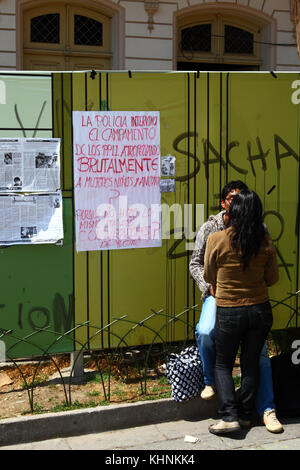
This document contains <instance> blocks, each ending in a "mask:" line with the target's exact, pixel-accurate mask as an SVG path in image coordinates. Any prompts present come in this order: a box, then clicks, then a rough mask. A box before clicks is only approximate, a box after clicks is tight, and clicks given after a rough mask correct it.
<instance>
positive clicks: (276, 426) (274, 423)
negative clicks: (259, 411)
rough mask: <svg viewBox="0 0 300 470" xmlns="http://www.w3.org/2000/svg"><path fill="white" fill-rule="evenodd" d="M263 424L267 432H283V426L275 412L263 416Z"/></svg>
mask: <svg viewBox="0 0 300 470" xmlns="http://www.w3.org/2000/svg"><path fill="white" fill-rule="evenodd" d="M263 422H264V424H265V426H266V428H267V430H268V431H270V432H276V433H277V432H282V431H283V426H282V424H281V423H280V421H278V419H277V416H276V413H275V410H268V411H265V412H264V415H263Z"/></svg>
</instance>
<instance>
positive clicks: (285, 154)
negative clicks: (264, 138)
mask: <svg viewBox="0 0 300 470" xmlns="http://www.w3.org/2000/svg"><path fill="white" fill-rule="evenodd" d="M274 139H275V154H276V164H277V169H278V170H280V168H281V164H280V160H281V159H282V158H286V157H294V158H295V160H296V162H299V155H298V154H297V153H296V152H295V151H294V150H293V149H292V148H291V147H290V146H289V145H288V144H287V143H286V142H285V141H284V140H283V139H282V138H281V137H280V136H279V135H277V134H274ZM279 144H280V145H281V146H282V147H284V148H285V149H286V152H283V153H280V150H279Z"/></svg>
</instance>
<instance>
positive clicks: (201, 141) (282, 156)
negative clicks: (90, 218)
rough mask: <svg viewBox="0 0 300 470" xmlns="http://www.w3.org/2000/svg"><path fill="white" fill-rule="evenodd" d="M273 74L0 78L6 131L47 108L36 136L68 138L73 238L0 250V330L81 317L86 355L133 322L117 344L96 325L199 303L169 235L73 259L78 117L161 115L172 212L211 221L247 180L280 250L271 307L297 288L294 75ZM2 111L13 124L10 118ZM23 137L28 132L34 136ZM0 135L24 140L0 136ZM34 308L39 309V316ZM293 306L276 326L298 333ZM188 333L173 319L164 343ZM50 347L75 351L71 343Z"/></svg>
mask: <svg viewBox="0 0 300 470" xmlns="http://www.w3.org/2000/svg"><path fill="white" fill-rule="evenodd" d="M276 76H277V78H275V77H274V76H273V75H271V74H269V73H267V74H264V73H230V74H227V73H209V74H208V73H200V74H197V73H135V72H132V74H131V76H130V74H128V73H127V72H124V73H121V72H116V73H113V72H111V73H110V72H107V73H106V72H101V73H97V74H96V75H95V77H94V78H92V77H91V74H90V73H64V74H62V73H55V74H53V75H52V77H51V76H50V77H32V76H31V77H22V76H18V77H13V78H11V77H9V76H2V75H0V80H5V81H6V83H7V89H8V90H10V89H13V90H14V92H13V93H11V92H9V94H8V95H7V104H6V105H5V107H4V108H3V105H0V106H1V108H0V110H1V118H0V123H1V125H0V127H1V128H4V127H5V128H8V127H10V126H11V127H12V128H13V129H18V128H20V123H19V120H18V119H17V118H16V110H15V104H17V110H18V111H19V113H20V115H21V112H22V117H23V119H24V122H25V124H24V122H23V126H24V127H26V126H27V127H28V128H34V127H35V126H36V123H37V120H38V117H39V113H40V112H41V109H42V107H43V106H44V107H43V112H42V116H41V117H40V119H39V122H38V126H39V129H47V130H39V131H38V132H37V133H36V135H37V136H38V135H43V136H45V135H53V136H55V137H61V138H62V162H61V164H62V172H61V186H62V189H63V197H64V229H65V237H66V238H65V243H64V246H63V247H56V246H49V245H44V246H38V247H35V246H32V247H27V246H26V247H13V248H5V249H2V250H1V255H2V257H1V258H2V276H3V280H4V281H3V284H4V285H5V289H4V290H3V293H2V301H1V303H2V304H3V305H5V307H2V308H1V310H0V313H1V319H2V321H1V323H0V326H1V327H2V328H12V329H13V330H15V331H16V332H18V334H20V333H23V332H24V333H25V332H30V331H31V330H32V327H33V325H39V326H44V325H45V324H46V320H47V321H48V322H49V329H52V328H54V327H56V329H57V328H58V325H59V321H58V318H61V315H63V316H62V318H63V319H64V318H65V319H66V320H65V323H64V322H61V323H60V325H59V328H60V331H67V329H68V328H69V326H70V321H71V320H70V319H71V317H73V314H74V320H75V324H80V323H83V322H85V321H87V320H88V321H89V322H90V323H89V326H85V327H81V328H79V329H78V330H77V331H76V336H75V340H76V341H78V343H77V348H79V344H80V343H83V342H87V345H88V347H90V348H102V347H112V346H116V345H117V344H118V343H119V339H118V337H117V336H119V337H122V336H124V335H125V334H126V332H127V331H128V329H129V327H130V326H131V324H130V323H129V322H126V321H123V322H119V323H118V324H117V326H114V327H112V328H111V329H110V331H111V332H112V333H114V334H115V335H117V336H115V337H114V336H111V337H108V335H107V334H106V333H103V334H102V335H97V336H96V338H92V336H93V334H94V333H95V332H96V331H97V329H96V328H94V327H98V328H101V327H103V326H105V325H107V324H108V323H109V322H110V321H112V320H113V319H114V318H115V317H120V316H122V315H127V319H128V320H130V321H134V322H138V321H141V320H142V319H144V318H145V317H147V316H148V315H149V314H150V309H151V308H153V309H155V310H159V309H164V311H165V312H166V313H167V314H169V315H170V316H174V315H176V314H177V313H179V312H181V311H183V310H184V309H185V308H186V306H193V305H195V304H199V305H200V306H201V300H200V294H199V292H198V289H197V288H196V287H195V284H194V283H193V281H192V279H191V277H190V275H189V269H188V265H189V260H190V255H191V252H190V251H187V250H186V245H185V240H184V239H183V240H177V239H175V238H174V234H172V235H171V238H170V239H169V240H163V244H162V247H161V248H153V249H136V250H120V251H115V250H113V251H102V252H87V253H82V252H81V253H77V252H76V250H75V248H74V244H73V223H74V221H73V217H72V213H73V183H72V181H73V169H72V168H73V166H72V116H71V111H72V110H97V109H99V110H100V109H102V110H104V109H108V110H111V111H125V110H137V111H147V110H158V111H160V117H161V154H162V155H167V154H171V155H175V156H176V192H175V193H164V194H162V202H165V203H167V204H169V205H172V204H173V203H175V202H176V203H180V204H181V205H182V207H183V205H184V204H188V203H189V204H193V206H194V207H195V204H204V205H205V211H204V214H205V218H206V217H207V216H208V215H209V214H211V213H217V212H218V211H219V197H220V190H221V188H222V186H223V185H224V184H225V182H226V181H229V180H231V179H242V180H243V181H245V182H246V183H247V184H248V185H249V186H250V187H251V188H253V189H254V190H256V191H257V193H258V194H259V195H260V197H261V198H262V201H263V203H264V208H265V222H266V224H267V226H268V228H269V231H270V233H271V235H272V238H273V240H274V242H275V245H276V247H277V250H278V259H279V263H280V282H279V283H278V284H277V285H276V286H274V287H273V288H272V289H271V298H272V299H273V300H274V302H273V303H274V305H275V303H276V302H279V301H282V300H283V299H285V298H286V297H288V295H289V293H292V292H296V291H297V290H298V286H299V282H298V276H299V236H298V235H299V218H298V207H299V200H300V198H299V155H300V148H299V147H300V139H299V116H300V114H299V112H300V111H299V110H300V105H295V104H293V103H292V100H291V96H292V93H293V92H294V90H293V89H292V83H293V82H294V81H295V80H297V79H298V75H297V74H289V73H277V75H276ZM26 87H27V88H26ZM25 88H26V93H24V90H25ZM36 90H38V93H37V91H36ZM33 96H34V99H33ZM45 101H46V104H45V105H43V103H44V102H45ZM3 109H5V113H6V115H7V116H9V119H5V118H4V115H3V113H2V110H3ZM27 132H28V134H27V135H28V136H32V134H33V132H34V130H33V131H32V130H31V131H29V130H28V131H27ZM47 132H48V134H47ZM0 135H1V136H4V135H9V136H10V135H23V134H22V131H17V130H3V129H0ZM171 227H172V225H171ZM69 296H71V299H73V296H74V310H73V307H72V304H73V303H72V301H71V303H70V297H69ZM54 299H55V300H54ZM70 305H71V307H70ZM37 306H38V307H39V308H40V310H38V309H36V310H32V309H34V308H35V307H37ZM69 308H70V310H69ZM297 308H298V302H297V298H296V297H295V296H292V297H290V298H289V299H287V300H286V301H285V302H284V303H281V304H279V305H277V306H276V307H275V308H274V319H275V322H274V328H282V327H285V326H286V325H287V324H289V325H292V326H294V325H296V324H297V323H298V320H297V316H296V315H295V311H296V310H297ZM30 311H31V313H30V314H29V313H28V312H30ZM20 312H21V313H20ZM68 313H69V314H70V316H69V322H68V321H67V319H68ZM198 315H199V313H198V312H196V313H192V312H190V313H189V314H187V315H186V316H185V317H184V318H185V319H186V320H188V321H189V322H191V323H194V322H196V321H197V320H198ZM20 318H21V320H22V325H21V323H20ZM55 319H56V320H55ZM72 319H73V318H72ZM55 321H56V323H55ZM164 322H165V320H163V319H162V318H159V317H155V318H154V319H152V320H151V321H150V322H149V323H148V324H149V327H151V328H153V329H155V330H157V329H159V328H160V327H161V326H162V324H163V323H164ZM175 325H176V326H175ZM21 326H22V328H21ZM186 334H187V329H186V327H185V325H184V324H183V323H180V322H176V323H175V324H170V325H169V326H168V327H167V328H165V329H164V330H163V332H162V338H163V339H164V340H177V339H182V338H185V337H186ZM47 335H48V336H47ZM47 335H46V334H45V333H43V339H42V340H41V341H42V343H43V347H44V346H45V345H46V344H47V343H49V341H50V339H51V338H52V339H53V337H54V336H53V335H52V336H51V333H47ZM191 337H192V334H191ZM41 338H42V337H41ZM152 339H153V333H151V332H150V331H149V330H148V331H147V330H146V329H145V328H140V327H138V328H136V329H135V330H134V331H133V332H132V333H130V335H129V336H127V337H126V342H127V344H130V345H138V344H147V343H149V342H151V341H152ZM52 349H53V350H55V351H60V350H61V351H66V350H72V349H73V341H72V335H71V336H70V339H68V340H66V339H65V340H63V341H60V342H59V343H57V344H55V346H54V347H53V348H52ZM30 353H31V347H30V346H27V347H26V348H24V346H18V355H28V354H30Z"/></svg>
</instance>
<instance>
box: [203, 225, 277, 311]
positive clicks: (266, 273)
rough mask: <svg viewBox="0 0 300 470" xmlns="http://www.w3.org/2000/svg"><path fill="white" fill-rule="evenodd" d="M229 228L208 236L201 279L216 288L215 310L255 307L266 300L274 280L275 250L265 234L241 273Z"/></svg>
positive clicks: (241, 269) (275, 278) (275, 270)
mask: <svg viewBox="0 0 300 470" xmlns="http://www.w3.org/2000/svg"><path fill="white" fill-rule="evenodd" d="M232 230H233V229H232V228H231V227H229V228H227V229H226V230H222V231H221V232H216V233H213V234H212V235H210V236H209V237H208V240H207V245H206V251H205V257H204V273H203V277H204V279H205V281H206V282H208V283H209V284H212V285H215V286H216V304H217V306H218V307H238V306H243V305H255V304H260V303H263V302H266V301H267V300H268V299H269V295H268V286H272V285H273V284H275V283H276V282H277V281H278V278H279V275H278V264H277V259H276V251H275V247H274V245H273V243H272V240H271V237H270V235H269V234H266V238H265V240H264V241H263V243H262V245H261V248H260V251H259V253H258V255H257V256H253V257H252V258H251V260H250V262H249V265H248V267H247V269H246V270H245V271H243V268H242V266H241V264H240V259H239V255H238V254H237V253H236V252H235V251H234V250H233V249H232V248H231V245H230V234H231V233H232Z"/></svg>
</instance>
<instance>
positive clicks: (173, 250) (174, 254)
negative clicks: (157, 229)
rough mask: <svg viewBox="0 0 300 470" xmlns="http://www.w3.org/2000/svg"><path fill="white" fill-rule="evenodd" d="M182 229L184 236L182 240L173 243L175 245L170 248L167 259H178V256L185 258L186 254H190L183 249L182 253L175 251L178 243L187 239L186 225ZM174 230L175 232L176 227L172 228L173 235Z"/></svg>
mask: <svg viewBox="0 0 300 470" xmlns="http://www.w3.org/2000/svg"><path fill="white" fill-rule="evenodd" d="M181 230H182V238H181V239H180V240H176V241H175V242H174V243H173V245H172V246H171V247H170V248H169V250H168V252H167V259H177V258H183V257H184V256H189V252H188V251H182V252H181V253H174V252H175V250H176V248H177V247H178V245H180V243H182V242H183V241H184V240H186V239H185V236H184V227H182V228H181ZM174 232H175V229H174V228H172V229H171V230H170V235H172V234H173V233H174Z"/></svg>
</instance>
